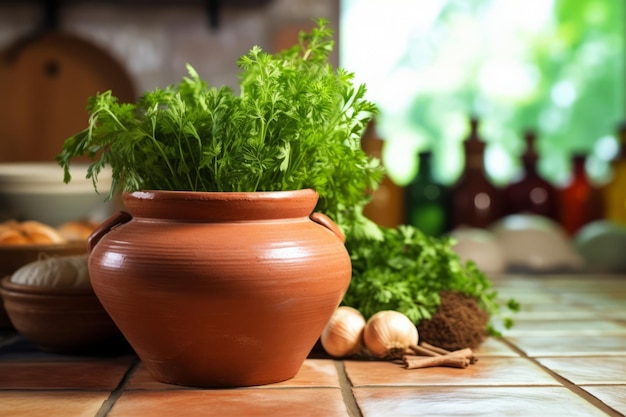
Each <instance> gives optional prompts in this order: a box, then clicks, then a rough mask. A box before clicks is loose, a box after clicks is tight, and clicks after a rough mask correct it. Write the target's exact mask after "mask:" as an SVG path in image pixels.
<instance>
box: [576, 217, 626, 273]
mask: <svg viewBox="0 0 626 417" xmlns="http://www.w3.org/2000/svg"><path fill="white" fill-rule="evenodd" d="M573 242H574V247H575V248H576V250H577V251H578V253H580V255H581V256H582V257H583V259H584V260H585V266H586V268H587V269H588V270H589V271H594V272H604V273H624V272H626V256H624V248H626V225H623V224H619V223H616V222H613V221H610V220H596V221H594V222H591V223H588V224H586V225H585V226H584V227H582V228H581V229H580V230H579V231H578V232H577V233H576V235H575V236H574V238H573Z"/></svg>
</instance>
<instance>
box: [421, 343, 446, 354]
mask: <svg viewBox="0 0 626 417" xmlns="http://www.w3.org/2000/svg"><path fill="white" fill-rule="evenodd" d="M420 346H421V347H423V348H424V349H428V350H430V351H433V352H436V353H438V354H440V355H447V354H448V353H450V351H449V350H446V349H443V348H440V347H438V346H433V345H431V344H429V343H426V342H420Z"/></svg>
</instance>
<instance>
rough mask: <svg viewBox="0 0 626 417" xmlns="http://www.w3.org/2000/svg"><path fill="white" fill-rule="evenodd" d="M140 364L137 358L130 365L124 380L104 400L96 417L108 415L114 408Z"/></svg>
mask: <svg viewBox="0 0 626 417" xmlns="http://www.w3.org/2000/svg"><path fill="white" fill-rule="evenodd" d="M139 364H140V361H139V359H137V360H135V363H133V364H132V365H131V366H129V367H128V370H127V371H126V373H125V374H124V376H123V377H122V380H121V381H120V383H119V384H118V385H117V387H115V389H113V391H111V394H110V395H109V397H108V398H107V399H106V400H104V402H103V403H102V405H101V406H100V409H99V410H98V412H97V413H96V415H95V416H94V417H106V416H107V415H108V414H109V412H110V411H111V409H112V408H113V406H114V405H115V403H116V402H117V400H118V399H119V398H120V397H121V396H122V394H123V393H124V389H125V388H126V386H127V385H128V381H129V380H130V377H131V376H133V374H134V373H135V371H136V370H137V367H138V366H139Z"/></svg>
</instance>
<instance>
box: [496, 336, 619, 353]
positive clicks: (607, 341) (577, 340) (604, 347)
mask: <svg viewBox="0 0 626 417" xmlns="http://www.w3.org/2000/svg"><path fill="white" fill-rule="evenodd" d="M506 339H507V340H509V341H510V342H511V343H512V344H513V345H515V346H517V347H518V348H519V349H521V350H522V351H523V352H525V353H526V354H527V355H528V356H535V357H538V356H615V355H618V356H619V355H626V336H624V335H610V336H604V335H598V336H593V337H580V336H577V335H560V336H551V335H546V336H511V337H508V336H507V337H506Z"/></svg>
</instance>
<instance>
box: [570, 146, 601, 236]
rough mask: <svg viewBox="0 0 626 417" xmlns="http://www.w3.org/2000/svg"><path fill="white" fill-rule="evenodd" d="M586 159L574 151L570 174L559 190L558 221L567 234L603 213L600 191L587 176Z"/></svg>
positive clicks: (573, 232)
mask: <svg viewBox="0 0 626 417" xmlns="http://www.w3.org/2000/svg"><path fill="white" fill-rule="evenodd" d="M586 160H587V157H586V155H584V154H580V153H576V154H574V155H573V156H572V175H571V177H570V179H569V181H568V182H567V183H566V185H565V186H564V187H562V188H561V189H560V190H559V193H560V199H559V200H560V204H559V207H560V210H559V223H560V224H561V226H562V227H563V229H564V230H565V232H566V233H567V234H568V235H569V236H573V235H575V234H576V232H577V231H578V230H579V229H580V228H581V227H583V226H584V225H585V224H587V223H589V222H591V221H594V220H598V219H601V218H602V217H603V215H604V201H603V196H602V192H601V190H600V189H599V188H598V187H596V186H595V185H594V184H593V183H592V182H591V181H590V179H589V177H588V176H587V172H586V170H585V162H586Z"/></svg>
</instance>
